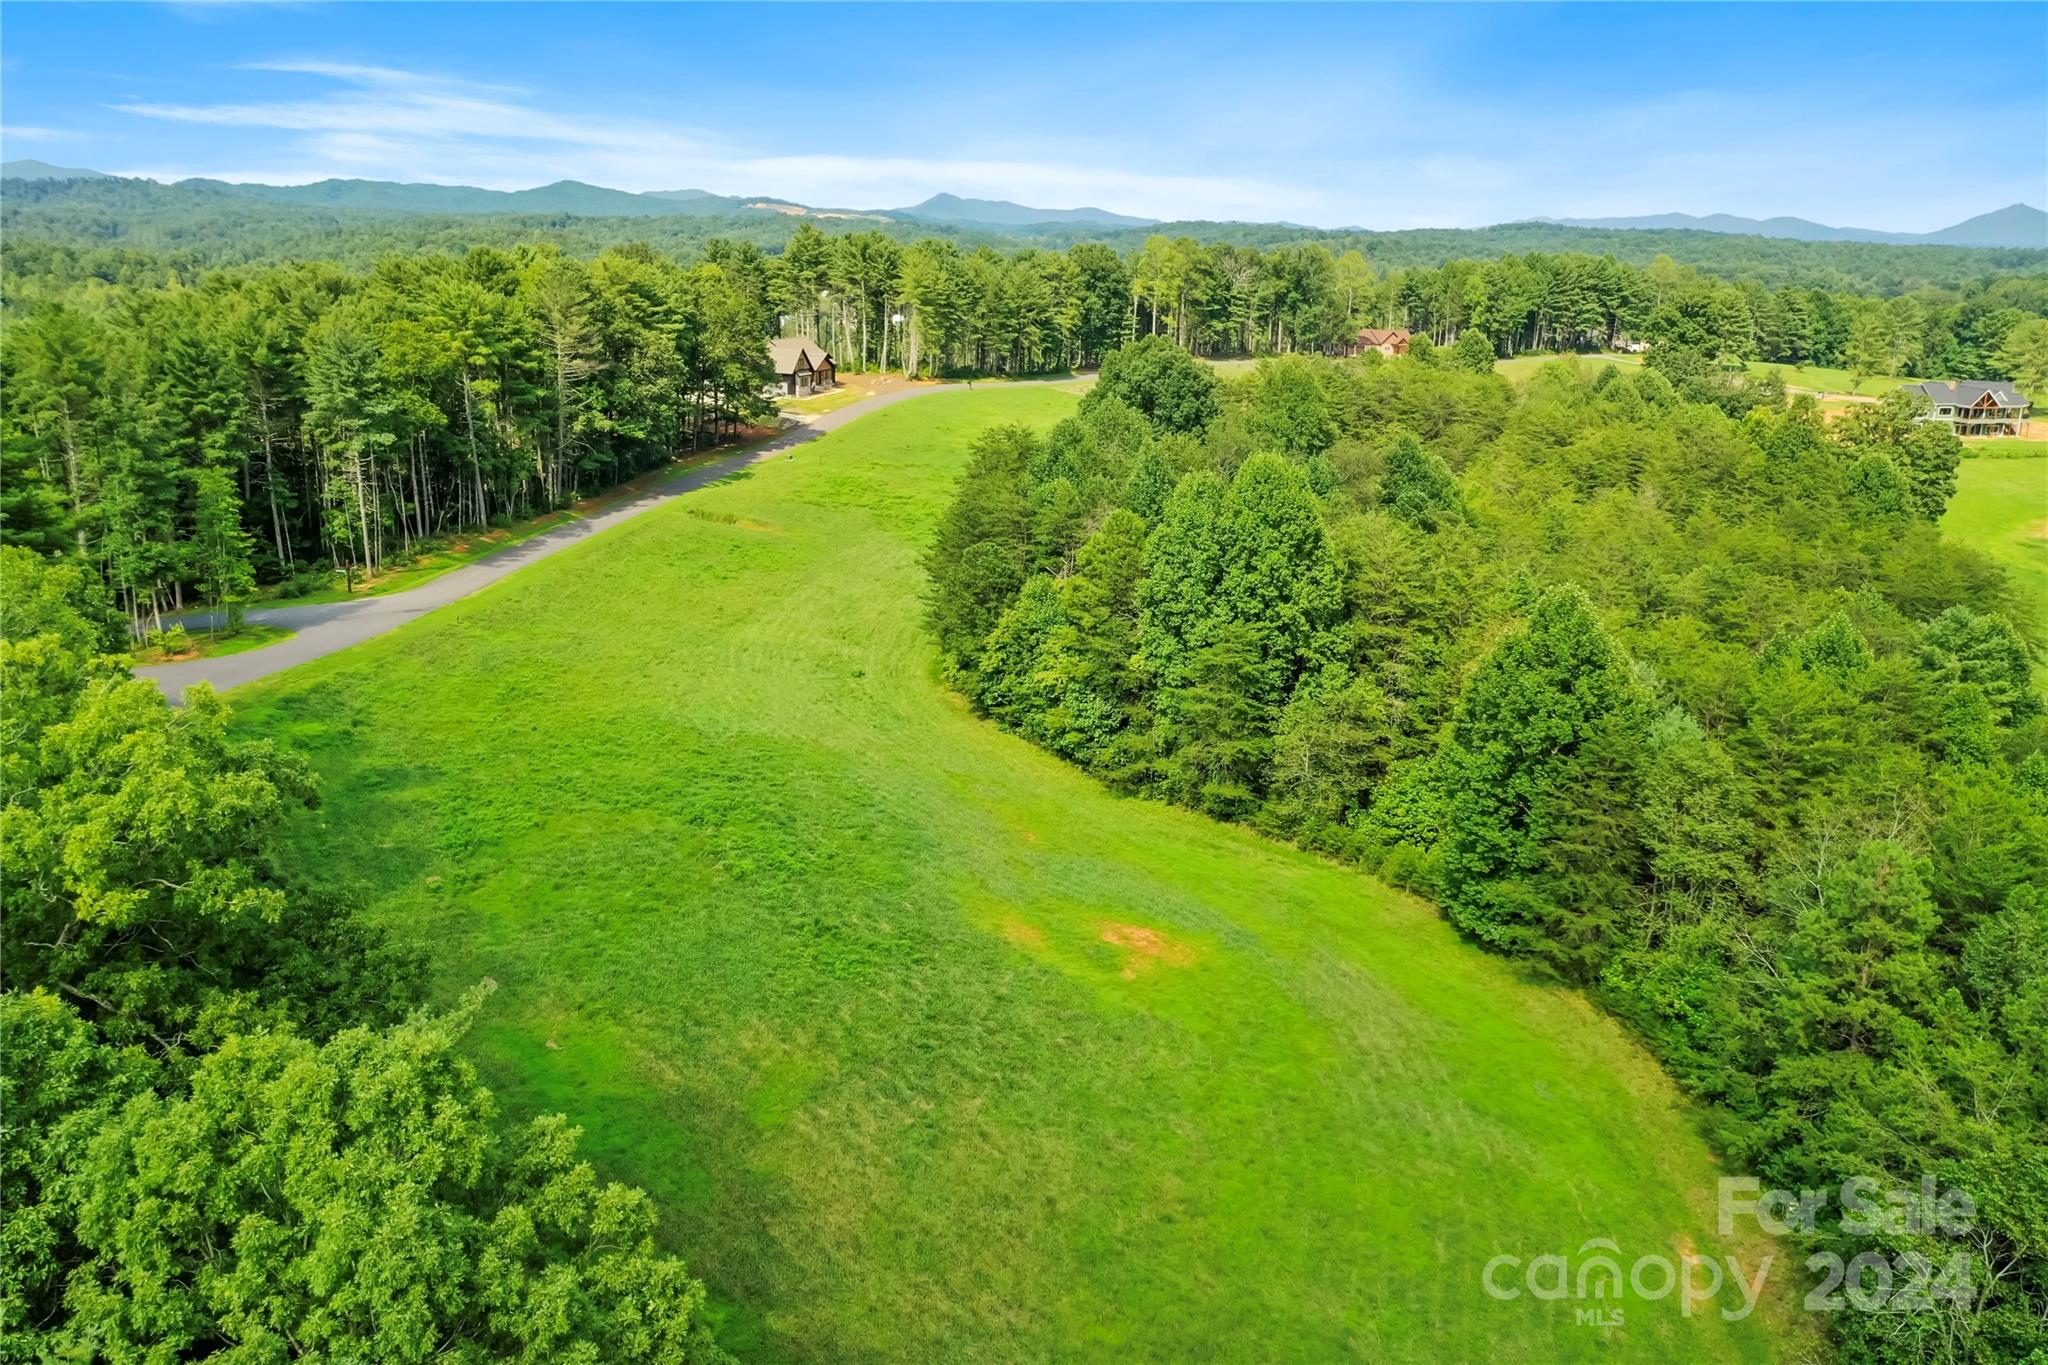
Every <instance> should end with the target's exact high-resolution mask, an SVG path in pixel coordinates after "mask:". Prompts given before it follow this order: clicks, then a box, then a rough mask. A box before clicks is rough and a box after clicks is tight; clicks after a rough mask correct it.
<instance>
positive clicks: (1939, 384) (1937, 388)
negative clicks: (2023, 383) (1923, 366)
mask: <svg viewBox="0 0 2048 1365" xmlns="http://www.w3.org/2000/svg"><path fill="white" fill-rule="evenodd" d="M1905 387H1906V388H1907V389H1908V390H1909V391H1911V392H1913V393H1924V394H1926V395H1927V397H1928V398H1929V399H1931V400H1932V401H1934V402H1936V403H1941V404H1954V405H1956V406H1958V407H1965V408H1972V407H1975V406H1976V405H1977V404H1978V403H1980V402H1982V401H1983V400H1984V396H1985V395H1986V394H1989V395H1990V396H1991V401H1992V402H1994V403H1996V404H1997V405H1998V406H1999V407H2001V408H2023V407H2026V406H2028V401H2027V396H2026V395H2025V394H2023V393H2021V392H2020V391H2019V390H2018V389H2016V388H2014V387H2013V386H2012V385H2010V384H1999V383H1994V382H1993V381H1991V380H1989V379H1929V380H1927V381H1925V382H1924V383H1920V384H1908V385H1906V386H1905Z"/></svg>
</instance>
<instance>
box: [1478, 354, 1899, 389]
mask: <svg viewBox="0 0 2048 1365" xmlns="http://www.w3.org/2000/svg"><path fill="white" fill-rule="evenodd" d="M1559 358H1560V357H1558V356H1554V355H1518V356H1513V357H1510V358H1509V359H1507V360H1498V361H1495V362H1494V366H1493V368H1494V371H1495V372H1496V373H1498V374H1503V375H1506V376H1507V377H1508V378H1509V379H1512V380H1514V381H1516V382H1517V383H1519V382H1521V381H1522V380H1525V379H1527V378H1528V377H1529V376H1530V375H1532V374H1534V373H1535V372H1536V371H1537V370H1538V369H1540V368H1541V367H1542V366H1543V365H1544V364H1546V363H1547V362H1549V361H1552V360H1556V359H1559ZM1563 358H1564V359H1568V360H1577V361H1578V363H1579V367H1580V369H1582V370H1583V371H1584V372H1585V373H1587V374H1598V373H1599V371H1600V367H1601V366H1602V365H1620V366H1624V367H1626V366H1630V365H1640V364H1642V363H1643V358H1642V357H1641V356H1639V355H1606V354H1602V355H1582V356H1566V357H1563ZM1746 368H1747V369H1748V370H1749V372H1750V373H1751V374H1753V375H1758V376H1762V375H1766V374H1769V373H1771V372H1773V371H1776V372H1777V374H1778V376H1779V377H1780V378H1781V379H1783V380H1784V381H1785V385H1786V387H1787V388H1790V389H1805V390H1808V391H1810V392H1813V393H1838V394H1839V393H1856V394H1861V395H1863V396H1864V397H1866V398H1882V397H1883V396H1884V395H1885V394H1888V393H1890V392H1891V391H1892V390H1894V389H1896V388H1898V387H1899V386H1900V385H1901V384H1910V383H1912V382H1913V381H1912V380H1910V379H1904V378H1901V377H1899V376H1896V375H1883V376H1878V377H1874V378H1873V377H1865V378H1864V379H1863V381H1862V382H1861V383H1858V382H1856V377H1855V376H1854V375H1852V374H1850V373H1849V372H1848V371H1847V370H1835V369H1829V368H1827V367H1826V366H1824V365H1807V366H1805V367H1803V368H1799V369H1795V368H1793V367H1792V366H1790V365H1772V364H1766V363H1765V362H1764V361H1761V360H1752V361H1750V362H1749V363H1748V365H1747V366H1746Z"/></svg>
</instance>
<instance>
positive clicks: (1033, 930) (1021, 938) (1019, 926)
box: [1003, 917, 1045, 952]
mask: <svg viewBox="0 0 2048 1365" xmlns="http://www.w3.org/2000/svg"><path fill="white" fill-rule="evenodd" d="M1003 937H1004V938H1006V939H1008V940H1009V941H1010V942H1012V943H1014V944H1016V945H1017V946H1018V947H1019V948H1029V949H1031V950H1032V951H1034V952H1036V951H1037V950H1038V949H1040V948H1043V947H1044V946H1045V930H1043V929H1041V928H1039V927H1038V926H1037V925H1035V924H1027V923H1025V922H1024V921H1023V920H1021V919H1016V918H1014V917H1013V918H1010V919H1006V920H1004V921H1003Z"/></svg>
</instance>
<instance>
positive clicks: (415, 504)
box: [0, 182, 2048, 628]
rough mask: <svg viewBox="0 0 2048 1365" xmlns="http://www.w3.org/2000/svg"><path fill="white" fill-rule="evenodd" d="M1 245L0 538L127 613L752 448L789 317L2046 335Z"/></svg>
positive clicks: (1011, 263) (1389, 272) (1779, 298)
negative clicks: (65, 556) (88, 573)
mask: <svg viewBox="0 0 2048 1365" xmlns="http://www.w3.org/2000/svg"><path fill="white" fill-rule="evenodd" d="M85 183H98V182H85ZM66 202H68V201H66ZM238 202H241V203H245V204H249V205H252V206H254V207H256V208H260V207H261V205H260V204H259V203H258V202H257V201H253V200H242V201H238ZM633 221H635V222H636V223H639V224H641V225H643V226H644V225H645V223H646V222H647V221H648V220H645V219H636V220H633ZM1792 245H1795V246H1801V247H1804V246H1809V245H1812V244H1804V243H1795V244H1792ZM1913 249H1914V250H1929V249H1927V248H1913ZM4 264H5V268H6V273H5V284H6V309H5V313H4V335H0V380H4V389H5V393H4V400H0V402H4V407H0V422H4V427H0V432H4V437H5V441H4V444H5V458H6V467H7V472H8V479H7V483H8V487H7V490H6V495H5V500H4V506H0V516H4V528H0V534H4V535H5V537H6V538H7V539H9V540H12V541H15V542H20V543H30V544H37V545H42V546H46V547H47V546H48V545H51V544H54V543H56V542H58V541H60V540H61V541H66V542H68V543H70V544H72V545H74V546H75V547H76V548H78V549H80V550H81V551H82V552H83V553H84V554H85V555H86V556H87V557H88V559H90V560H91V562H93V563H94V564H96V565H97V566H98V567H99V569H100V571H101V573H102V575H103V576H104V577H105V579H106V580H107V581H108V582H109V583H110V584H111V585H112V587H113V588H114V590H115V592H116V594H117V596H118V598H119V601H120V603H121V605H122V607H123V608H124V610H126V611H127V613H128V614H129V616H130V618H131V620H133V621H134V622H136V624H137V626H138V628H143V627H145V626H155V625H157V624H158V623H160V621H161V618H162V615H163V613H164V612H165V611H166V610H175V609H177V608H181V607H183V606H185V605H186V604H187V603H188V601H191V600H195V599H203V600H206V601H209V602H220V603H225V604H227V605H228V606H229V607H230V609H231V610H232V609H234V608H235V607H236V606H237V605H238V604H240V603H242V602H244V601H246V600H248V599H250V598H251V597H252V595H253V594H254V593H255V592H256V591H257V590H258V588H259V587H262V586H265V585H277V584H282V585H285V586H286V588H287V589H288V590H289V591H301V590H316V589H319V588H321V587H322V586H323V585H325V584H326V583H327V581H328V579H329V577H330V575H333V574H336V573H338V574H339V575H340V576H341V578H342V582H343V586H347V587H352V586H353V585H354V583H355V582H356V580H357V578H358V577H359V575H362V574H371V575H374V574H376V573H378V572H380V571H382V570H383V569H384V568H386V567H387V566H389V565H391V564H394V563H396V564H403V563H405V562H408V561H409V560H410V559H411V558H412V557H413V555H414V554H415V552H416V550H417V548H418V547H419V546H421V545H422V544H425V543H429V542H433V541H435V540H436V539H437V538H440V537H445V536H448V535H451V534H459V533H466V532H472V531H476V530H479V529H482V528H485V527H488V526H493V525H504V524H507V523H508V522H510V521H512V520H515V519H518V518H522V517H526V516H529V515H532V514H534V513H537V512H543V511H547V510H550V509H553V508H557V507H560V506H562V505H564V504H565V503H568V502H571V501H573V500H575V499H577V498H579V497H582V496H585V495H588V494H590V493H591V492H593V491H596V490H599V489H603V488H606V487H609V486H611V485H614V484H617V483H618V482H620V481H622V480H624V479H627V478H630V477H632V476H634V475H636V474H639V473H642V472H644V471H646V470H649V469H652V468H655V467H658V466H660V465H662V464H663V463H664V462H666V461H668V460H670V459H672V458H674V457H676V456H679V455H684V454H687V453H689V452H691V451H695V450H699V449H702V448H704V447H705V446H707V445H710V444H714V443H716V442H718V441H720V440H723V439H727V438H729V437H732V436H734V435H736V434H740V433H743V432H745V431H746V430H748V429H749V428H750V426H751V425H752V424H756V423H760V422H762V421H764V420H765V419H767V418H768V416H769V415H770V413H771V411H772V409H771V407H770V405H769V403H768V401H767V399H766V398H765V397H764V395H765V393H766V389H767V381H768V379H769V371H768V364H767V356H766V349H765V342H766V340H767V339H768V338H769V337H770V336H772V335H775V334H777V333H797V334H801V335H804V336H807V337H811V338H815V339H821V340H823V341H824V343H825V344H826V345H828V346H829V347H830V348H831V349H832V350H833V351H834V352H835V354H836V355H837V357H838V359H839V362H840V367H841V369H842V370H845V371H854V372H860V371H871V370H874V369H878V368H882V369H896V370H900V371H902V372H904V373H905V374H907V375H910V376H913V377H931V376H943V375H949V374H975V373H991V372H993V373H1005V374H1017V373H1027V372H1044V371H1054V370H1064V369H1069V368H1077V367H1087V366H1092V365H1093V364H1095V363H1096V362H1097V361H1098V360H1099V359H1100V358H1101V356H1102V355H1103V354H1105V353H1106V352H1107V351H1109V350H1110V349H1112V348H1114V347H1116V346H1119V345H1122V344H1123V343H1125V342H1126V341H1128V340H1130V339H1131V338H1133V337H1137V336H1150V335H1157V336H1163V337H1169V338H1171V339H1172V340H1174V341H1175V342H1176V343H1177V344H1178V345H1179V346H1181V347H1182V348H1183V349H1185V350H1188V351H1190V352H1192V353H1195V354H1199V355H1207V356H1245V355H1268V354H1284V353H1290V352H1296V351H1325V350H1333V349H1340V348H1341V347H1342V346H1343V344H1344V343H1345V341H1346V339H1347V338H1349V337H1351V336H1354V335H1355V334H1356V332H1357V330H1358V329H1359V328H1360V327H1363V326H1384V325H1401V326H1405V327H1409V328H1412V329H1415V330H1416V331H1417V332H1418V333H1419V334H1420V335H1421V337H1423V338H1428V339H1431V340H1433V341H1434V342H1435V343H1437V344H1439V345H1442V346H1444V347H1446V348H1449V350H1450V359H1451V361H1452V362H1453V363H1455V364H1458V365H1461V366H1464V367H1466V368H1468V369H1475V370H1483V369H1486V368H1489V367H1490V366H1491V365H1492V364H1493V362H1494V360H1495V358H1496V357H1499V356H1505V355H1512V354H1517V353H1520V352H1524V351H1530V350H1537V351H1548V350H1571V349H1584V350H1591V349H1599V348H1603V347H1611V346H1614V345H1616V344H1619V343H1622V342H1624V341H1636V342H1643V343H1660V344H1667V345H1671V346H1675V347H1681V348H1685V349H1686V350H1689V351H1694V352H1699V353H1702V354H1705V355H1707V356H1709V357H1712V358H1713V359H1714V361H1715V363H1717V364H1721V365H1724V366H1725V365H1732V364H1735V363H1737V362H1739V361H1742V360H1745V359H1761V360H1764V361H1767V362H1777V363H1784V364H1787V365H1791V366H1801V365H1806V364H1815V365H1840V366H1845V367H1848V368H1852V369H1854V370H1856V371H1857V372H1859V373H1864V374H1885V373H1905V374H1918V375H1956V376H1967V377H1987V378H1988V377H2007V376H2017V375H2021V374H2022V373H2025V374H2029V375H2032V374H2038V373H2039V372H2040V371H2041V370H2042V368H2043V361H2042V359H2041V353H2042V352H2044V351H2048V344H2044V341H2043V336H2044V333H2048V324H2044V323H2043V322H2042V321H2041V319H2042V317H2043V315H2048V276H2041V275H2001V274H1992V275H1988V276H1985V277H1984V278H1981V279H1975V280H1972V281H1970V282H1967V283H1963V284H1960V285H1958V286H1955V287H1941V288H1936V287H1931V286H1930V287H1927V288H1923V289H1920V290H1918V291H1916V292H1913V293H1907V294H1899V295H1896V296H1894V297H1890V298H1877V297H1872V296H1866V295H1861V294H1851V293H1843V292H1838V291H1834V290H1830V289H1827V288H1822V287H1817V286H1803V285H1784V286H1782V287H1778V288H1775V289H1772V288H1767V287H1766V286H1765V285H1764V284H1763V283H1761V282H1760V281H1759V280H1758V279H1757V278H1754V277H1751V276H1747V275H1745V276H1744V277H1743V278H1742V279H1741V280H1740V281H1739V282H1730V281H1728V280H1724V279H1721V278H1719V277H1717V276H1715V275H1712V274H1707V273H1703V272H1701V271H1699V270H1697V269H1694V268H1692V267H1689V266H1681V265H1678V264H1677V263H1675V262H1673V261H1672V260H1671V259H1670V258H1669V257H1665V256H1658V257H1655V258H1653V259H1652V260H1651V261H1650V262H1649V263H1648V264H1647V265H1646V266H1642V267H1638V266H1636V265H1632V264H1629V263H1628V262H1626V261H1624V260H1621V259H1617V258H1615V257H1613V256H1591V255H1584V254H1542V253H1530V254H1526V255H1507V256H1502V257H1499V258H1498V259H1494V260H1488V261H1477V260H1463V259H1461V260H1453V261H1450V262H1449V263H1447V264H1444V265H1441V266H1434V267H1425V266H1411V267H1400V266H1395V265H1391V264H1388V263H1385V262H1381V261H1376V260H1373V259H1369V258H1368V257H1367V256H1365V255H1362V254H1361V253H1360V252H1359V251H1358V250H1356V249H1349V250H1346V251H1344V252H1343V253H1342V254H1341V255H1332V254H1331V253H1330V251H1329V250H1327V249H1326V248H1325V247H1323V246H1322V245H1320V244H1318V243H1315V242H1295V243H1288V244H1283V245H1279V246H1275V247H1272V248H1271V249H1268V250H1263V251H1262V250H1259V249H1257V248H1254V247H1248V246H1237V245H1232V244H1230V243H1228V242H1212V243H1208V244H1203V243H1200V242H1197V241H1196V240H1195V239H1193V238H1191V237H1180V238H1174V237H1168V236H1165V235H1161V234H1153V235H1150V236H1148V237H1145V238H1144V239H1143V240H1142V243H1141V244H1140V245H1139V246H1137V248H1136V249H1135V250H1134V251H1132V252H1130V253H1128V254H1119V253H1118V252H1117V251H1115V250H1113V249H1111V248H1110V247H1108V246H1105V245H1102V244H1100V243H1094V242H1083V243H1079V244H1077V245H1074V246H1072V247H1070V248H1068V249H1066V250H1063V251H1062V250H1051V249H1040V248H1035V247H1025V248H1022V249H1017V250H1010V251H999V250H997V249H996V248H994V247H992V246H988V245H980V246H976V247H973V248H972V249H963V247H962V246H961V244H959V243H957V242H955V241H953V240H950V239H948V238H944V237H931V236H924V237H919V238H917V239H916V240H913V241H911V242H909V243H908V244H907V245H904V244H901V243H899V242H898V241H897V240H896V239H895V238H894V237H892V236H890V235H889V234H887V233H884V232H881V231H875V230H863V231H856V232H847V233H842V234H840V235H838V236H828V235H826V234H825V233H823V232H821V231H820V230H818V228H817V227H815V226H814V225H811V224H809V223H800V224H798V225H797V226H796V227H795V228H794V229H793V230H791V231H790V232H789V233H788V234H787V236H786V238H785V240H784V241H783V243H782V250H781V251H780V252H779V253H777V254H774V255H768V254H765V253H764V252H762V251H761V250H760V249H759V248H758V247H757V246H755V245H754V244H752V243H751V242H749V241H746V240H741V239H733V238H726V237H714V238H710V239H709V240H706V241H703V242H702V243H701V244H700V245H699V246H698V247H697V248H696V249H695V250H693V252H692V254H691V255H690V256H689V257H688V258H687V259H677V258H674V257H671V256H669V255H665V254H663V253H661V252H658V251H655V250H653V249H652V248H649V247H647V246H644V245H636V246H618V247H608V248H606V249H604V250H602V251H600V252H599V253H598V254H596V255H595V256H593V257H591V258H589V259H582V258H579V257H577V256H574V255H570V254H567V253H565V252H563V251H561V250H559V249H557V248H556V247H553V246H549V245H531V244H529V245H520V246H515V247H512V248H509V249H499V248H496V247H490V246H480V247H475V248H472V249H470V250H468V251H466V252H464V253H463V254H461V255H452V254H435V253H423V254H414V255H384V256H381V257H379V258H377V259H376V260H375V261H374V263H372V264H370V265H368V266H367V267H366V268H363V269H359V270H355V269H349V268H347V267H345V266H342V265H339V264H335V263H332V262H321V261H308V262H287V263H281V264H268V265H252V266H240V267H235V268H227V269H216V270H193V269H191V268H190V267H189V263H184V264H181V260H180V258H179V257H177V256H175V255H174V256H171V257H162V256H156V255H153V254H150V253H142V252H133V251H129V250H127V249H126V248H88V247H80V246H77V245H64V244H56V243H52V242H49V241H38V240H34V239H28V240H23V239H21V238H19V237H18V236H10V238H9V239H8V241H7V243H6V247H5V252H4ZM2029 357H2032V359H2031V360H2030V359H2029Z"/></svg>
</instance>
